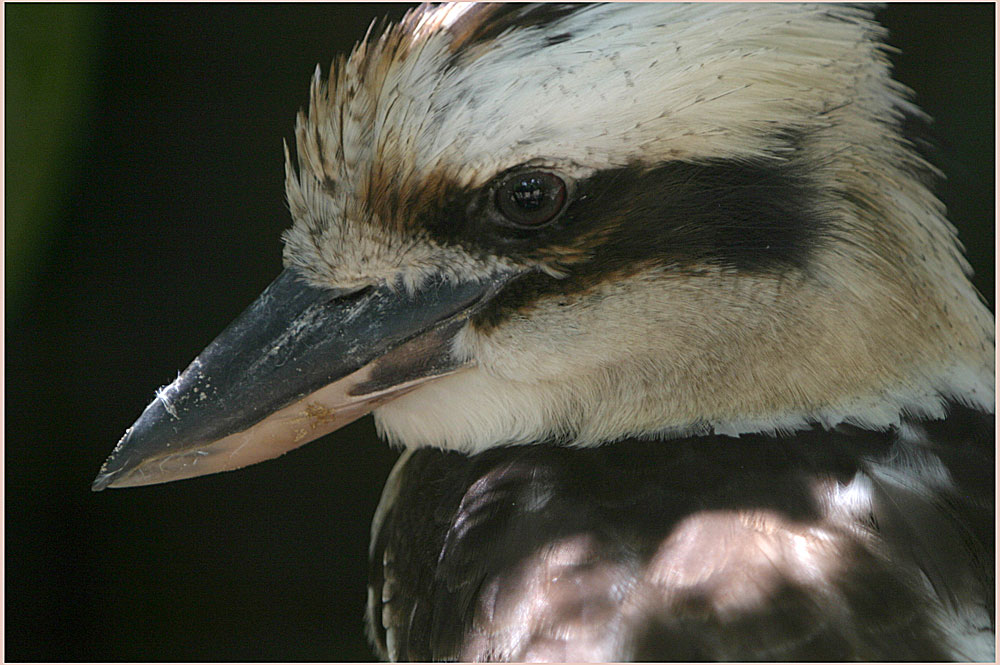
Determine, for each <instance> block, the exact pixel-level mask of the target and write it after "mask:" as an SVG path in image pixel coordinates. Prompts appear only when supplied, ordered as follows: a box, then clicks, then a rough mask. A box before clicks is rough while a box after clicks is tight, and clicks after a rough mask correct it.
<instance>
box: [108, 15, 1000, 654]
mask: <svg viewBox="0 0 1000 665" xmlns="http://www.w3.org/2000/svg"><path fill="white" fill-rule="evenodd" d="M885 38H886V31H885V29H884V28H883V27H882V26H881V25H879V24H878V23H877V21H876V20H875V17H874V10H873V8H872V7H870V6H867V5H843V4H785V3H776V4H749V5H747V4H724V3H723V4H716V3H709V4H678V5H666V4H657V3H648V4H647V3H636V4H629V3H621V4H617V3H611V4H528V5H524V4H490V3H483V4H477V3H454V4H441V5H422V6H420V7H419V8H415V9H413V10H411V11H410V12H408V13H407V14H406V16H405V17H403V19H402V20H401V21H399V22H398V23H392V24H387V23H383V24H381V25H379V26H375V25H374V24H373V27H372V28H370V29H369V33H368V34H367V35H366V36H365V37H364V39H363V40H361V41H360V42H359V43H358V44H357V45H356V46H355V48H354V50H353V51H352V52H351V53H350V55H349V56H346V57H344V56H341V57H339V58H338V59H337V60H336V61H335V62H334V63H333V65H332V66H331V68H330V71H329V73H328V75H327V76H325V77H324V75H323V74H322V72H321V70H320V68H319V67H317V69H316V71H315V73H314V76H313V78H312V81H311V85H310V92H309V102H308V105H307V108H306V109H303V110H302V111H300V112H299V115H298V117H297V120H296V125H295V148H294V151H293V150H290V149H289V148H288V146H287V145H286V146H285V163H286V167H285V189H286V196H287V201H288V208H289V211H290V214H291V217H292V225H291V227H290V229H288V230H287V231H286V232H285V234H284V236H283V241H284V254H283V258H284V269H283V270H282V272H281V273H280V275H279V276H278V277H277V278H276V279H275V281H274V282H273V283H272V284H271V285H270V286H269V287H268V288H267V289H266V290H265V291H264V292H263V293H262V294H261V295H260V297H259V298H258V299H257V300H256V301H255V302H254V303H253V304H251V305H250V307H248V309H247V310H245V311H244V312H243V313H242V314H241V315H240V316H239V317H238V318H237V319H236V320H235V321H234V322H233V323H232V324H230V326H229V327H227V328H226V329H225V330H224V331H223V332H222V333H221V334H220V335H219V336H218V337H217V338H216V339H215V341H213V342H212V343H211V344H210V345H209V346H208V347H206V349H205V350H204V351H203V352H202V353H201V354H200V355H199V356H198V357H197V358H196V359H195V360H194V361H193V362H192V363H191V365H190V366H189V367H188V368H187V369H186V370H185V371H184V372H182V373H181V374H180V375H179V376H178V377H177V379H176V380H175V381H173V382H172V383H170V384H169V385H167V386H166V387H164V388H162V389H160V390H159V391H158V392H157V395H156V398H155V399H154V400H153V401H152V402H151V403H150V405H149V406H148V407H147V408H146V410H145V411H143V413H142V414H141V416H140V417H139V419H138V420H137V421H136V422H135V424H134V425H133V426H132V427H130V428H129V429H128V430H127V431H126V433H125V435H124V436H123V437H122V439H121V440H120V441H119V443H118V445H117V446H116V447H115V449H114V450H113V451H112V453H111V455H110V457H109V458H108V459H107V461H106V462H105V464H104V466H103V467H102V468H101V471H100V473H99V475H98V476H97V479H96V480H95V481H94V484H93V488H94V489H95V490H101V489H104V488H106V487H129V486H137V485H146V484H151V483H159V482H168V481H172V480H177V479H182V478H189V477H194V476H200V475H204V474H208V473H214V472H218V471H225V470H230V469H235V468H239V467H242V466H246V465H248V464H252V463H256V462H260V461H264V460H266V459H270V458H273V457H276V456H278V455H281V454H283V453H284V452H287V451H288V450H291V449H293V448H296V447H298V446H301V445H304V444H305V443H308V442H309V441H312V440H315V439H317V438H319V437H321V436H323V435H324V434H326V433H328V432H330V431H333V430H335V429H337V428H339V427H342V426H343V425H345V424H347V423H348V422H351V421H353V420H355V419H357V418H360V417H362V416H365V415H367V414H369V413H372V414H373V415H374V418H375V423H376V426H377V428H378V431H379V433H380V434H381V436H382V437H383V438H385V439H386V440H387V441H388V442H389V443H391V444H393V445H396V446H398V447H400V448H402V450H403V452H402V453H401V455H400V457H399V460H398V462H397V463H396V465H395V467H394V468H393V470H392V472H391V474H390V476H389V478H388V480H387V482H386V486H385V489H384V491H383V495H382V499H381V502H380V504H379V506H378V509H377V511H376V513H375V516H374V519H373V524H372V540H371V547H370V552H369V555H370V562H369V563H370V566H369V569H370V571H369V598H368V607H367V611H366V620H367V627H368V633H369V637H370V639H371V641H372V643H373V646H374V648H375V650H376V652H377V653H378V655H379V656H380V657H382V658H386V659H390V660H394V661H395V660H424V661H429V660H463V661H505V660H513V661H533V660H546V661H567V660H573V661H626V660H992V659H993V658H994V655H995V654H994V633H995V615H994V592H993V589H994V565H995V564H994V559H995V554H994V547H995V546H994V539H993V534H994V528H995V527H994V499H993V497H994V465H995V460H994V450H993V447H994V412H995V411H994V404H995V388H994V384H995V369H994V356H995V336H994V320H993V315H992V313H991V312H990V310H989V309H988V307H987V306H986V305H985V303H984V302H983V299H982V297H981V296H980V295H979V294H978V293H977V292H976V290H975V288H974V287H973V286H972V284H971V283H970V281H969V277H970V275H971V269H970V267H969V265H968V263H967V262H966V260H965V258H964V256H963V252H962V248H961V246H960V244H959V243H958V240H957V234H956V231H955V229H954V227H953V226H952V225H951V224H950V223H949V222H948V220H947V218H946V213H945V210H944V206H943V205H942V203H941V202H940V201H939V200H938V199H937V198H936V196H935V195H934V193H933V186H934V183H935V181H936V180H937V179H938V178H939V177H940V176H941V174H940V172H939V171H938V170H937V169H936V168H935V167H934V166H933V165H932V164H931V163H930V162H929V161H928V160H927V159H925V158H924V157H922V156H921V154H920V152H919V151H918V150H917V147H916V145H915V143H914V141H913V139H912V138H911V137H910V136H909V135H908V133H907V132H908V131H909V130H908V128H909V127H910V126H911V125H912V124H914V123H921V122H925V121H926V120H927V117H926V116H925V114H924V113H923V112H922V111H921V110H920V109H919V108H918V107H917V106H916V105H915V104H914V102H913V101H912V98H913V93H912V92H911V91H910V90H909V89H907V88H906V87H905V86H903V85H902V84H900V83H898V82H897V81H895V80H894V79H893V77H892V68H891V63H890V59H889V56H890V49H889V47H887V46H886V43H885Z"/></svg>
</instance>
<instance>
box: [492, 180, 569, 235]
mask: <svg viewBox="0 0 1000 665" xmlns="http://www.w3.org/2000/svg"><path fill="white" fill-rule="evenodd" d="M496 197H497V198H496V205H497V209H498V210H499V211H500V213H501V214H502V215H503V216H504V217H506V218H507V219H508V220H509V221H511V222H513V223H514V224H517V225H518V226H541V225H542V224H545V223H546V222H549V221H551V220H552V219H554V218H555V216H556V215H558V214H559V212H560V211H561V210H562V209H563V204H564V203H565V202H566V183H564V182H563V181H562V178H560V177H559V176H556V175H553V174H551V173H546V172H545V171H530V172H527V173H512V174H510V175H508V176H507V177H506V178H504V179H503V180H502V181H501V182H500V186H499V187H498V188H497V195H496Z"/></svg>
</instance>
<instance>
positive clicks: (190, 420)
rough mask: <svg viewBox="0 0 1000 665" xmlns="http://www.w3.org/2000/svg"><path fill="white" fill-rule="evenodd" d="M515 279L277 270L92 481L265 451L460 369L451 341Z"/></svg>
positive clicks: (105, 482) (181, 469)
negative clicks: (362, 276) (325, 282)
mask: <svg viewBox="0 0 1000 665" xmlns="http://www.w3.org/2000/svg"><path fill="white" fill-rule="evenodd" d="M514 276H515V275H514V273H498V274H496V275H494V276H492V277H491V278H489V279H485V280H483V281H477V282H463V283H458V284H455V283H450V282H446V281H443V280H442V281H438V282H435V283H432V284H429V285H427V286H425V287H424V288H421V289H420V290H419V291H418V292H416V293H413V294H407V293H406V292H405V291H404V290H402V289H393V288H390V287H389V286H386V285H380V286H372V287H367V288H364V289H361V290H359V291H353V292H344V291H334V290H329V289H321V288H316V287H313V286H310V285H308V284H306V283H305V282H304V281H302V280H301V279H300V278H299V277H298V275H297V274H296V273H295V272H293V271H292V270H290V269H286V270H284V271H283V272H282V273H281V275H279V276H278V278H277V279H276V280H274V282H272V283H271V285H270V286H268V287H267V289H266V290H265V291H264V292H263V293H262V294H261V295H260V297H259V298H258V299H257V300H256V302H254V303H253V304H252V305H250V307H249V308H247V310H246V311H244V312H243V313H242V314H241V315H240V316H239V317H238V318H237V319H236V320H235V321H233V323H231V324H230V325H229V327H228V328H226V329H225V330H224V331H223V332H222V334H221V335H219V336H218V337H217V338H216V339H215V341H213V342H212V343H211V344H209V345H208V347H207V348H206V349H205V350H204V351H202V353H201V354H200V355H199V356H198V357H197V358H195V359H194V361H193V362H192V363H191V365H190V366H189V367H188V368H187V369H186V370H184V372H183V373H182V374H181V375H180V376H179V377H177V380H176V381H174V382H173V383H171V384H170V385H169V386H167V387H166V388H163V389H162V390H161V391H160V392H159V394H158V395H157V398H156V399H155V400H153V402H152V403H151V404H150V405H149V406H147V407H146V410H145V411H143V413H142V415H141V416H139V419H138V420H137V421H136V422H135V424H134V425H132V427H130V428H129V429H128V430H127V431H126V432H125V436H124V437H122V439H121V441H119V442H118V445H117V446H116V447H115V449H114V451H113V452H112V453H111V456H110V457H109V458H108V459H107V461H106V462H105V463H104V466H103V467H102V468H101V472H100V473H99V474H98V476H97V478H96V480H94V484H93V489H94V490H95V491H97V490H102V489H104V488H105V487H127V486H132V485H149V484H153V483H163V482H168V481H171V480H178V479H181V478H191V477H194V476H201V475H204V474H208V473H215V472H217V471H225V470H229V469H236V468H239V467H243V466H246V465H248V464H253V463H255V462H260V461H263V460H266V459H271V458H273V457H277V456H278V455H281V454H282V453H285V452H287V451H288V450H291V449H293V448H297V447H298V446H301V445H303V444H305V443H308V442H309V441H312V440H313V439H316V438H318V437H320V436H323V435H324V434H327V433H329V432H332V431H333V430H335V429H338V428H340V427H343V426H344V425H346V424H347V423H349V422H351V421H353V420H355V419H357V418H360V417H361V416H363V415H365V414H367V413H368V412H369V411H371V410H372V409H374V408H376V407H377V406H379V405H380V404H384V403H385V402H387V401H389V400H391V399H393V398H395V397H398V396H399V395H402V394H404V393H406V392H408V391H409V390H412V389H413V388H415V387H416V386H418V385H420V384H421V383H424V382H426V381H429V380H432V379H434V378H436V377H441V376H445V375H447V374H450V373H453V372H455V371H457V370H459V369H461V368H462V367H463V366H464V364H465V363H464V361H463V360H462V359H459V358H455V357H454V356H453V355H452V352H451V344H450V342H451V339H452V338H453V337H454V335H455V334H456V333H457V332H458V330H460V329H461V327H462V326H463V325H464V324H465V322H466V321H467V320H468V317H469V316H470V315H471V314H472V313H473V312H475V311H476V310H477V309H478V308H479V307H480V306H481V305H482V304H484V303H485V302H487V301H489V299H490V298H492V297H493V295H494V294H496V292H497V291H498V290H499V289H500V288H501V287H502V286H503V285H504V284H505V283H506V282H507V281H509V280H510V279H511V278H512V277H514Z"/></svg>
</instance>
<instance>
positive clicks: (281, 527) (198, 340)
mask: <svg viewBox="0 0 1000 665" xmlns="http://www.w3.org/2000/svg"><path fill="white" fill-rule="evenodd" d="M402 11H403V10H402V8H401V6H398V5H380V6H372V5H366V6H353V5H282V6H269V5H243V6H234V5H221V6H220V5H129V6H120V5H86V6H79V5H77V6H72V5H70V6H65V5H64V6H59V7H54V6H51V5H49V6H46V5H14V6H12V5H7V6H5V18H6V54H5V55H6V72H5V75H6V77H5V89H6V94H7V98H6V99H7V101H6V109H5V111H6V124H5V128H6V132H5V133H6V136H5V138H6V164H5V165H6V169H5V178H6V199H5V214H6V227H5V262H6V267H5V277H6V288H5V295H6V403H5V406H6V409H5V413H6V423H5V424H6V430H5V433H6V619H7V621H6V660H15V661H18V660H45V661H47V660H98V661H101V660H154V661H158V660H168V661H170V660H368V659H370V658H371V657H372V654H371V651H370V650H369V647H368V645H367V642H366V640H365V638H364V633H363V622H362V616H363V610H364V604H365V578H366V571H365V566H366V551H367V542H368V528H369V522H370V520H371V516H372V513H373V511H374V509H375V505H376V503H377V501H378V497H379V494H380V492H381V488H382V484H383V482H384V480H385V476H386V475H387V473H388V471H389V469H390V467H391V465H392V462H393V460H394V459H395V457H396V453H395V452H394V451H391V450H389V449H388V447H387V446H386V445H385V444H383V443H380V442H379V441H378V439H377V437H376V436H375V432H374V428H373V426H372V423H371V419H370V418H365V419H363V420H361V421H360V422H357V423H354V424H353V425H351V426H349V427H347V428H345V429H343V430H341V431H340V432H337V433H335V434H333V435H331V436H328V437H326V438H325V439H322V440H320V441H318V442H315V443H313V444H310V445H308V446H305V447H304V448H301V449H299V450H297V451H295V452H293V453H291V454H289V455H286V456H285V457H283V458H280V459H278V460H274V461H271V462H268V463H265V464H261V465H257V466H254V467H250V468H247V469H244V470H242V471H239V472H236V473H227V474H221V475H214V476H208V477H204V478H199V479H195V480H189V481H184V482H180V483H174V484H168V485H161V486H152V487H147V488H139V489H131V490H112V491H106V492H103V493H100V494H93V493H91V492H90V481H91V480H92V478H93V477H94V475H95V474H96V472H97V470H98V468H99V466H100V464H101V462H102V461H103V460H104V458H105V456H106V455H107V454H108V453H109V452H110V451H111V448H112V447H113V446H114V444H115V442H116V441H117V439H118V438H119V437H120V436H121V434H122V432H123V431H124V429H125V428H126V427H127V426H129V425H130V424H131V423H132V421H133V420H134V419H135V418H136V417H137V416H138V414H139V413H140V412H141V411H142V409H143V407H145V405H146V404H147V403H148V402H149V401H150V400H151V399H152V398H153V396H154V390H155V389H156V388H157V387H159V386H161V385H163V384H165V383H169V381H170V380H172V379H173V378H174V376H176V372H177V371H178V370H180V369H182V368H183V367H185V366H186V365H187V363H188V362H189V361H190V360H191V359H192V358H193V357H194V356H195V355H196V353H197V352H198V351H200V350H201V349H202V347H203V346H204V345H205V344H207V343H208V342H209V341H210V340H211V339H212V338H213V337H214V336H215V335H216V334H217V333H218V332H219V331H221V330H222V328H223V327H224V326H225V325H226V323H228V322H229V321H230V320H231V319H232V318H233V317H234V316H235V315H236V314H238V313H239V312H240V311H241V310H242V309H243V307H244V306H245V305H246V304H248V303H249V302H250V301H251V300H252V299H253V298H254V296H255V295H256V294H257V293H258V292H259V291H260V290H261V289H262V288H263V287H264V286H266V285H267V284H268V283H269V282H270V280H271V279H272V278H273V277H274V276H275V275H276V274H277V273H278V271H279V270H280V267H281V245H280V241H279V234H280V233H281V231H282V230H283V229H284V228H285V227H286V226H287V225H288V223H289V215H288V212H287V210H286V207H285V202H284V191H283V163H282V150H281V140H282V138H287V139H289V143H291V138H292V127H293V118H294V113H295V111H296V110H297V109H298V108H299V107H300V106H302V105H303V104H305V102H306V100H307V95H306V93H307V90H308V80H309V76H310V75H311V74H312V70H313V67H314V66H315V64H316V63H317V62H319V63H322V65H323V68H324V73H325V72H326V71H328V66H329V63H330V61H331V59H332V57H333V55H334V54H336V53H338V52H343V51H347V50H349V49H350V47H351V46H352V44H353V43H354V42H355V41H356V40H358V39H359V38H361V36H362V35H363V34H364V33H365V30H366V28H367V27H368V24H369V22H370V21H371V19H372V18H373V17H374V16H382V15H386V14H388V15H390V16H392V17H394V18H398V17H400V16H401V15H402ZM881 16H882V20H883V22H884V23H885V24H887V25H888V26H889V27H890V29H891V30H892V37H891V39H890V42H891V43H892V44H893V45H895V46H897V47H900V48H901V49H902V51H903V52H902V55H899V56H895V62H896V63H897V76H898V78H900V79H901V80H903V81H904V82H906V83H907V84H909V85H910V86H911V87H913V88H915V89H916V90H917V100H918V102H919V103H920V104H921V105H922V106H923V107H924V108H925V109H926V110H927V111H929V112H930V113H931V114H932V115H933V116H934V117H935V118H936V122H935V124H934V125H933V127H932V132H931V134H932V136H933V137H934V139H935V140H936V142H937V144H938V146H939V150H938V151H937V152H936V153H934V160H935V162H936V163H937V165H938V166H940V167H941V168H942V169H943V170H944V171H945V172H946V173H947V174H948V176H949V180H948V181H947V182H945V183H943V185H942V186H941V188H940V190H939V192H940V194H941V196H942V198H943V199H944V200H945V202H946V203H947V204H948V206H949V210H950V216H951V219H952V221H953V222H954V223H955V224H956V226H958V228H959V230H960V233H961V236H962V238H963V240H964V242H965V243H966V245H967V246H968V247H969V250H970V251H969V254H970V260H971V261H972V263H973V265H974V266H975V268H976V271H977V275H976V284H977V286H978V287H979V288H980V290H981V291H983V293H985V294H987V299H988V300H989V301H990V303H991V305H992V303H993V302H994V301H993V294H994V287H993V264H994V257H993V254H994V207H993V206H994V162H993V160H994V120H993V118H994V62H993V54H994V7H993V5H992V4H978V5H948V6H942V5H921V6H915V5H890V6H889V7H888V8H887V9H886V10H884V11H883V12H882V14H881Z"/></svg>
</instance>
